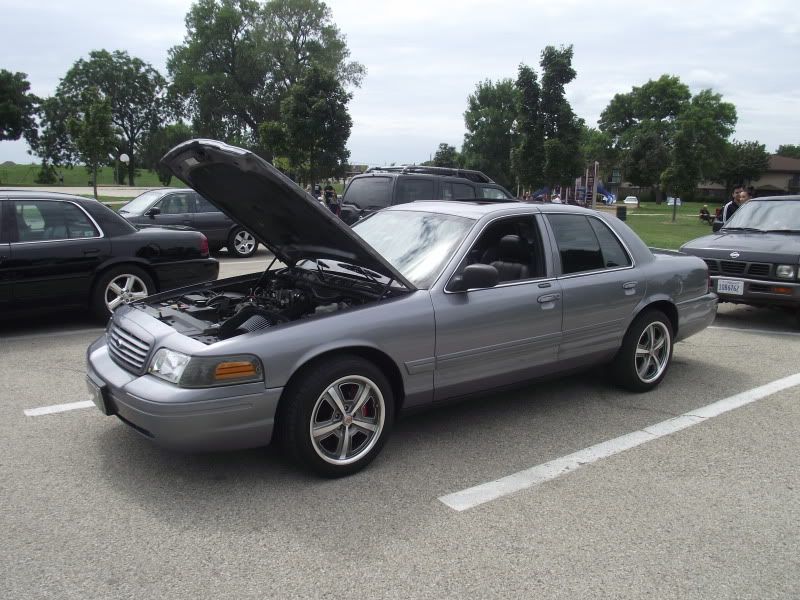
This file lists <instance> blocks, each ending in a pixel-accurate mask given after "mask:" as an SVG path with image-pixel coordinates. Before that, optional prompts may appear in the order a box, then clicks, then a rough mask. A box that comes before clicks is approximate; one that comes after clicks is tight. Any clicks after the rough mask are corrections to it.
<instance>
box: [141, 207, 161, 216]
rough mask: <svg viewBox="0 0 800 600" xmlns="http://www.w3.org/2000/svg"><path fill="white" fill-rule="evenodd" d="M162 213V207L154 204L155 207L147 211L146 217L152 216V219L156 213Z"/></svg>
mask: <svg viewBox="0 0 800 600" xmlns="http://www.w3.org/2000/svg"><path fill="white" fill-rule="evenodd" d="M160 214H161V209H160V208H158V207H157V206H154V207H153V208H151V209H149V210H148V211H147V212H146V213H144V215H145V216H146V217H150V218H151V219H152V218H153V217H155V216H156V215H160Z"/></svg>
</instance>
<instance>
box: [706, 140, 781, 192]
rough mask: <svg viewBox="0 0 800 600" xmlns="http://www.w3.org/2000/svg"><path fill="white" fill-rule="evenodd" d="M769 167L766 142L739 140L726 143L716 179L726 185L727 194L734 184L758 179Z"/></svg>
mask: <svg viewBox="0 0 800 600" xmlns="http://www.w3.org/2000/svg"><path fill="white" fill-rule="evenodd" d="M768 167H769V153H768V152H767V150H766V146H765V145H764V144H759V143H758V142H747V141H745V142H737V141H736V140H734V141H733V142H730V143H728V144H726V146H725V152H724V155H723V157H722V161H721V162H720V165H719V168H718V170H717V173H716V176H715V177H714V178H713V180H714V181H718V182H719V183H722V184H724V185H725V191H726V194H725V195H726V196H728V195H730V193H731V191H732V190H733V188H734V186H736V185H738V184H742V183H746V182H750V181H752V180H754V179H758V178H759V177H761V175H763V174H764V172H765V171H766V170H767V168H768Z"/></svg>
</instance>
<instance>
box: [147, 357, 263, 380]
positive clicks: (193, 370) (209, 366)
mask: <svg viewBox="0 0 800 600" xmlns="http://www.w3.org/2000/svg"><path fill="white" fill-rule="evenodd" d="M148 372H149V373H150V374H151V375H155V376H156V377H159V378H161V379H163V380H165V381H169V382H170V383H174V384H176V385H179V386H180V387H185V388H203V387H214V386H218V385H231V384H234V383H250V382H253V381H264V370H263V369H262V367H261V361H260V360H258V358H257V357H255V356H252V355H250V354H237V355H234V356H213V357H198V356H187V355H186V354H182V353H180V352H175V351H174V350H168V349H166V348H160V349H159V350H158V351H157V352H156V353H155V354H154V355H153V359H152V360H151V361H150V368H149V369H148Z"/></svg>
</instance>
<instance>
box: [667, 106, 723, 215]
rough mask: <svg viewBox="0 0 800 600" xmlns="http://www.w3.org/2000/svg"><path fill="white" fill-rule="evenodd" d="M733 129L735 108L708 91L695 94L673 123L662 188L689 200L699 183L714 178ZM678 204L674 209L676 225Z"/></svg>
mask: <svg viewBox="0 0 800 600" xmlns="http://www.w3.org/2000/svg"><path fill="white" fill-rule="evenodd" d="M735 125H736V107H735V106H734V105H733V104H731V103H730V102H723V101H722V96H721V95H720V94H715V93H714V92H712V91H711V90H702V91H700V92H698V93H697V94H696V95H695V96H694V97H693V98H692V99H691V101H690V102H689V104H688V105H687V106H686V107H685V108H684V109H683V111H681V113H680V114H679V115H678V117H677V119H676V120H675V133H674V137H673V140H672V147H671V149H670V161H669V165H668V166H667V168H666V169H665V170H664V172H663V173H662V175H661V184H662V186H663V187H665V188H666V189H668V190H672V191H673V192H674V195H676V196H683V197H684V198H686V197H687V196H691V195H692V194H693V193H694V190H695V189H696V188H697V184H698V183H700V182H701V181H706V180H711V179H712V178H713V177H714V176H716V174H717V172H718V170H719V167H720V165H721V164H722V161H723V157H724V155H725V151H726V147H727V139H728V137H729V136H730V135H731V134H732V133H733V129H734V127H735ZM676 214H677V203H676V204H674V205H673V210H672V220H673V221H675V219H676Z"/></svg>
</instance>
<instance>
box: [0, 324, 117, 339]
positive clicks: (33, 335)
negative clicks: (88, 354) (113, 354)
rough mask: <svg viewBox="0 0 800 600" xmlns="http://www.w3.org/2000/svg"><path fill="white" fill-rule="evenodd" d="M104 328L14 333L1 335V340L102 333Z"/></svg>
mask: <svg viewBox="0 0 800 600" xmlns="http://www.w3.org/2000/svg"><path fill="white" fill-rule="evenodd" d="M102 332H103V329H102V328H100V327H92V328H91V329H67V330H66V331H46V332H44V333H30V334H28V335H12V336H8V337H6V336H0V341H3V342H16V341H19V340H35V339H38V338H47V337H54V336H59V335H78V334H83V333H96V334H97V335H100V334H101V333H102Z"/></svg>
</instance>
